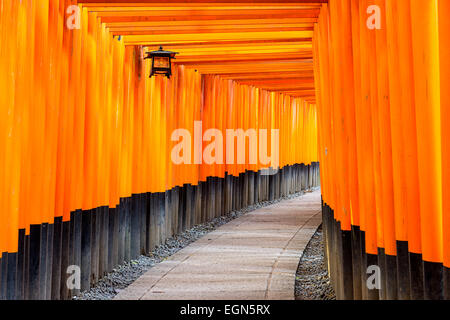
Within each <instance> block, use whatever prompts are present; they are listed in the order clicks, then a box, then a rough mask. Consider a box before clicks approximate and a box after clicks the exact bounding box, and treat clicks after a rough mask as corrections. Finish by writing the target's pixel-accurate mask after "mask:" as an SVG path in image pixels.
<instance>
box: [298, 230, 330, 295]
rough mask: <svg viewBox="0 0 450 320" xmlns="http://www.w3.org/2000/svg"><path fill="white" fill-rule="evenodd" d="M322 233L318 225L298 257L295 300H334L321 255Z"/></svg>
mask: <svg viewBox="0 0 450 320" xmlns="http://www.w3.org/2000/svg"><path fill="white" fill-rule="evenodd" d="M323 249H324V248H323V234H322V226H320V227H319V228H318V229H317V231H316V233H315V234H314V236H313V237H312V238H311V240H310V241H309V243H308V245H307V246H306V249H305V251H304V252H303V255H302V257H301V258H300V263H299V265H298V269H297V275H296V277H295V299H296V300H336V295H335V293H334V289H333V286H332V285H331V282H330V278H329V276H328V271H327V267H326V265H325V258H324V255H323V252H324V251H323Z"/></svg>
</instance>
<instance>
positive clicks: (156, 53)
mask: <svg viewBox="0 0 450 320" xmlns="http://www.w3.org/2000/svg"><path fill="white" fill-rule="evenodd" d="M147 54H148V56H149V57H154V56H160V57H161V56H163V57H170V58H172V59H175V55H177V54H178V52H172V51H167V50H164V49H163V47H162V46H160V47H159V49H158V50H156V51H151V52H147Z"/></svg>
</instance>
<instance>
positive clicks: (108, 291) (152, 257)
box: [73, 192, 304, 300]
mask: <svg viewBox="0 0 450 320" xmlns="http://www.w3.org/2000/svg"><path fill="white" fill-rule="evenodd" d="M303 194H304V192H299V193H295V194H292V195H289V196H286V197H283V198H280V199H276V200H273V201H265V202H261V203H258V204H255V205H252V206H249V207H247V208H245V209H242V210H239V211H233V212H231V213H229V214H227V215H225V216H222V217H219V218H215V219H214V220H212V221H211V222H208V223H204V224H201V225H197V226H195V227H193V228H192V229H190V230H187V231H185V232H183V233H182V234H179V235H176V236H174V237H172V238H169V239H167V240H166V242H165V243H164V244H162V245H160V246H158V247H156V249H155V250H154V251H153V252H151V253H150V254H149V255H146V256H143V255H142V256H140V257H139V258H138V259H136V260H133V261H131V262H127V263H124V264H123V265H120V266H118V267H116V268H115V269H114V270H113V271H112V272H111V273H109V274H107V275H106V276H105V277H103V278H102V279H101V280H100V281H99V282H98V283H97V284H96V286H95V287H93V288H91V289H90V290H88V291H85V292H82V293H81V294H80V295H78V296H76V297H73V299H74V300H111V299H113V298H114V297H115V296H116V295H117V294H118V293H119V292H120V291H121V290H123V289H125V288H126V287H128V286H129V285H130V284H132V283H133V282H134V281H135V280H137V279H138V278H139V277H140V276H141V275H143V274H144V273H145V272H147V271H148V270H149V269H150V268H151V267H153V266H154V265H156V264H158V263H160V262H162V261H164V260H165V259H167V258H168V257H170V256H171V255H173V254H175V253H176V252H178V251H179V250H181V249H183V248H185V247H186V246H188V245H189V244H190V243H192V242H194V241H196V240H198V239H200V238H201V237H203V236H204V235H206V234H208V233H210V232H211V231H214V230H215V229H217V228H219V227H220V226H222V225H224V224H226V223H228V222H230V221H232V220H234V219H236V218H239V217H240V216H242V215H244V214H246V213H248V212H251V211H254V210H256V209H259V208H262V207H266V206H269V205H271V204H274V203H277V202H280V201H282V200H287V199H293V198H296V197H299V196H301V195H303Z"/></svg>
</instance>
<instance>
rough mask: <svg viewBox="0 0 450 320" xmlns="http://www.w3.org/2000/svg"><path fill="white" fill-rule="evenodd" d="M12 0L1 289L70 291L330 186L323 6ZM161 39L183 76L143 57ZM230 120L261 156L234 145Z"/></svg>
mask: <svg viewBox="0 0 450 320" xmlns="http://www.w3.org/2000/svg"><path fill="white" fill-rule="evenodd" d="M0 2H1V5H0V8H1V12H0V37H1V41H2V46H1V47H0V71H1V72H0V83H1V89H0V90H1V91H2V93H1V94H0V97H1V98H0V99H1V101H0V119H1V120H0V121H1V124H0V149H1V150H2V152H1V155H0V253H1V263H0V265H1V272H0V283H1V286H0V287H1V290H0V298H6V299H68V298H70V297H71V296H72V295H75V294H77V293H78V292H79V290H80V289H81V290H85V289H88V288H89V287H90V286H91V285H92V284H95V283H96V282H97V281H98V279H99V278H100V277H102V276H103V275H104V274H106V273H107V272H109V271H111V270H112V269H113V268H114V267H115V266H117V265H118V264H121V263H123V262H124V261H129V260H130V259H134V258H135V257H137V256H138V255H139V254H141V253H147V252H149V251H151V250H152V249H153V248H154V247H155V246H156V245H158V244H160V243H162V242H164V241H165V239H167V238H169V237H171V236H172V235H174V234H177V233H180V232H182V231H184V230H185V229H187V228H190V227H192V226H193V225H195V224H198V223H202V222H206V221H209V220H211V219H213V218H214V217H218V216H220V215H223V214H227V213H229V212H230V211H232V210H238V209H240V208H243V207H246V206H248V205H251V204H254V203H256V202H260V201H265V200H272V199H275V198H279V197H281V196H284V195H287V194H289V193H293V192H296V191H299V190H301V189H305V188H308V187H310V186H313V185H317V184H318V181H317V180H318V178H317V175H318V165H317V130H316V110H315V104H314V103H315V92H314V85H313V82H314V81H313V62H312V57H313V55H312V35H313V25H314V23H315V22H316V21H317V17H318V14H319V11H320V3H321V2H323V1H308V2H307V3H306V2H305V3H302V1H300V2H298V1H297V2H295V3H294V2H291V1H286V2H282V3H271V2H266V1H257V2H254V3H253V2H248V1H245V0H244V1H239V2H235V1H232V2H226V1H220V3H219V2H214V1H211V2H205V1H194V2H192V1H190V2H188V3H183V2H178V3H169V2H167V1H166V2H164V3H163V2H156V1H120V2H117V1H107V2H106V1H103V2H100V1H75V0H42V1H20V2H19V1H8V0H4V1H0ZM160 45H163V46H164V48H167V49H170V50H173V51H177V52H179V55H178V56H177V58H176V60H175V62H176V64H175V65H174V66H173V77H172V78H171V79H170V80H168V79H165V78H161V77H153V78H151V79H150V78H148V75H149V74H150V61H148V60H143V59H142V58H143V55H144V52H147V51H152V50H153V49H156V48H157V47H159V46H160ZM199 124H201V125H200V129H199V131H196V129H197V130H198V128H199V126H198V125H199ZM180 129H182V130H185V131H183V132H186V131H187V132H188V133H189V134H190V137H192V138H193V139H192V141H189V142H187V141H184V140H183V141H181V140H180V139H179V138H180V136H177V133H176V132H177V130H180ZM227 129H230V130H239V129H242V132H243V133H245V132H246V133H247V134H248V135H249V138H248V141H249V142H247V144H246V145H245V147H244V149H245V150H246V149H248V150H251V151H252V152H256V150H258V149H259V150H260V151H259V152H258V158H257V160H256V161H252V156H253V153H252V154H249V151H248V152H246V153H244V161H241V162H238V161H239V160H240V152H241V151H242V150H240V149H239V148H238V147H237V145H235V146H234V148H233V149H234V150H232V151H234V152H233V153H234V155H233V154H232V155H231V157H230V159H228V153H227V154H225V152H223V153H222V154H221V153H220V152H219V144H218V141H219V140H218V139H219V133H220V134H221V135H222V137H226V136H227V132H226V130H227ZM211 130H212V131H211ZM214 130H216V131H214ZM247 130H254V132H255V137H256V139H253V138H252V135H251V131H247ZM218 132H219V133H218ZM235 132H236V131H235ZM237 132H238V131H237ZM238 134H239V132H238ZM198 136H199V137H200V139H198ZM264 137H265V138H267V142H264V140H260V139H262V138H264ZM196 138H197V139H196ZM177 139H178V140H177ZM239 139H240V138H238V139H237V140H238V141H239ZM244 139H245V137H244ZM189 140H190V139H189ZM202 140H204V141H203V142H202ZM198 141H200V145H199V144H198ZM233 141H234V138H233ZM233 141H232V142H233ZM254 141H256V147H255V145H254V144H253V145H251V146H249V145H250V144H251V143H250V142H254ZM278 141H279V146H278ZM180 143H183V146H184V148H183V149H182V152H180V153H179V155H180V156H181V157H182V158H183V159H184V160H186V159H187V160H186V161H183V162H181V163H176V162H175V161H173V154H174V150H178V149H174V148H176V147H177V145H179V144H180ZM244 143H245V140H244ZM233 144H234V142H233ZM222 146H223V147H224V148H225V144H224V143H223V144H222ZM227 146H228V141H227ZM276 147H278V148H279V150H277V148H276ZM252 148H253V149H252ZM245 150H244V151H245ZM261 150H262V151H261ZM264 151H265V153H264ZM185 153H186V154H190V155H191V157H185V156H186V154H185ZM204 155H209V156H211V157H212V158H213V161H207V159H204V157H203V156H204ZM261 155H262V156H261ZM189 158H190V159H189ZM197 158H199V159H197ZM267 159H268V160H269V161H267ZM189 160H191V161H189ZM195 160H200V162H198V161H195ZM269 167H271V169H272V170H274V169H277V170H278V169H279V170H278V171H275V172H276V173H275V174H272V175H265V174H264V172H265V170H266V169H267V168H269ZM72 265H75V266H79V267H80V268H81V288H68V287H67V285H66V284H67V281H66V280H67V278H68V276H69V274H67V270H68V267H70V266H72Z"/></svg>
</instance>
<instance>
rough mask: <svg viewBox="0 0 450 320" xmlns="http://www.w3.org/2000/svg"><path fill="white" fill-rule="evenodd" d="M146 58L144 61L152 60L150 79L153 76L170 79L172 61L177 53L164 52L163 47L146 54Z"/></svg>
mask: <svg viewBox="0 0 450 320" xmlns="http://www.w3.org/2000/svg"><path fill="white" fill-rule="evenodd" d="M146 54H147V56H146V57H145V58H144V59H152V69H151V71H150V78H151V77H153V76H154V75H163V76H166V77H167V78H169V79H170V76H171V75H172V59H175V55H177V54H178V52H172V51H165V50H163V47H162V46H161V47H159V50H158V51H152V52H146Z"/></svg>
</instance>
